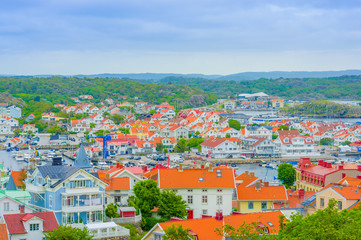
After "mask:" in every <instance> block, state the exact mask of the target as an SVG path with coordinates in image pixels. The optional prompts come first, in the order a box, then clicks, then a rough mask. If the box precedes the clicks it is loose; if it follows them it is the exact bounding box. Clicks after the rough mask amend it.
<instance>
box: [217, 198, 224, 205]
mask: <svg viewBox="0 0 361 240" xmlns="http://www.w3.org/2000/svg"><path fill="white" fill-rule="evenodd" d="M222 204H223V199H222V196H217V205H222Z"/></svg>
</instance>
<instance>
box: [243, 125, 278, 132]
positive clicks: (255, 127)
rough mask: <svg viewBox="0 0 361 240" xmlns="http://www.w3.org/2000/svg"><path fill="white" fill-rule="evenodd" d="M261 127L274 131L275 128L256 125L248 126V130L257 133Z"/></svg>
mask: <svg viewBox="0 0 361 240" xmlns="http://www.w3.org/2000/svg"><path fill="white" fill-rule="evenodd" d="M260 127H264V128H266V129H268V130H272V129H273V127H271V126H260V125H254V126H247V130H250V131H256V130H257V129H258V128H260Z"/></svg>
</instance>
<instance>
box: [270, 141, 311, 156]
mask: <svg viewBox="0 0 361 240" xmlns="http://www.w3.org/2000/svg"><path fill="white" fill-rule="evenodd" d="M275 143H276V144H278V145H280V153H281V156H310V155H311V156H312V155H316V154H315V151H314V141H313V137H312V136H279V137H278V138H277V139H276V140H275Z"/></svg>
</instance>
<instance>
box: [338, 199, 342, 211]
mask: <svg viewBox="0 0 361 240" xmlns="http://www.w3.org/2000/svg"><path fill="white" fill-rule="evenodd" d="M338 209H340V210H342V202H341V201H338Z"/></svg>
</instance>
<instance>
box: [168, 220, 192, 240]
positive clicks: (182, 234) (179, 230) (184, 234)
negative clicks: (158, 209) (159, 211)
mask: <svg viewBox="0 0 361 240" xmlns="http://www.w3.org/2000/svg"><path fill="white" fill-rule="evenodd" d="M162 239H163V240H189V239H193V238H192V237H191V235H190V234H189V229H188V228H183V226H182V225H181V224H179V225H178V227H176V226H174V224H172V226H170V227H168V228H166V229H164V235H163V236H162Z"/></svg>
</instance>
